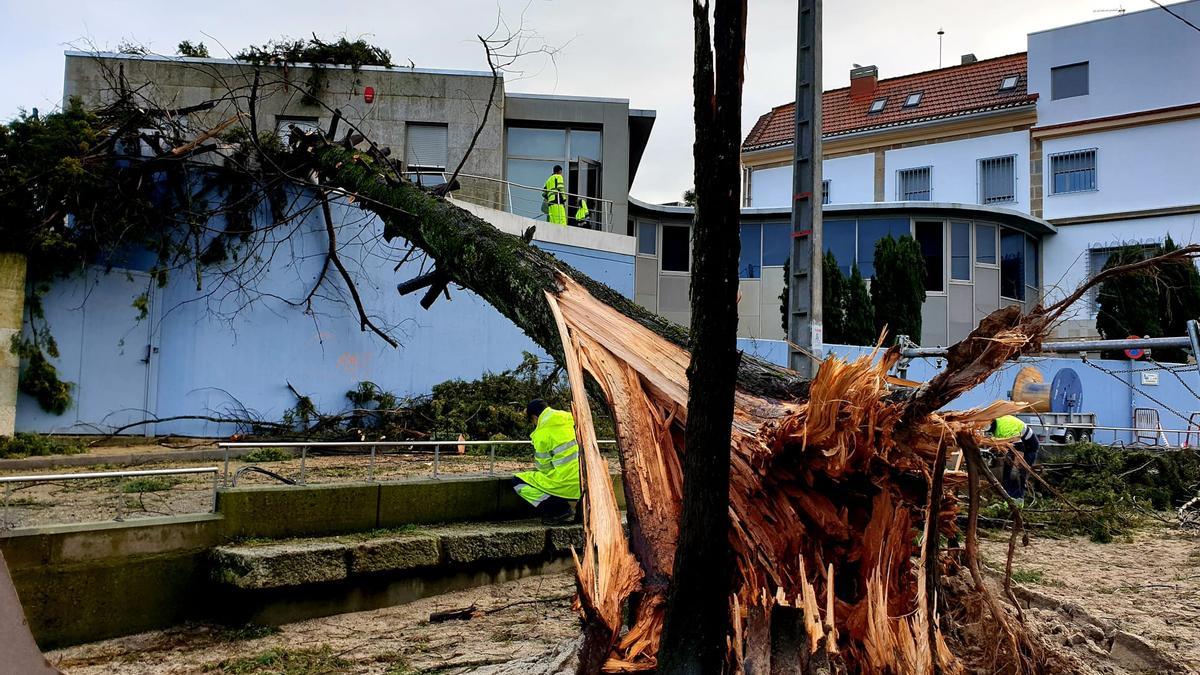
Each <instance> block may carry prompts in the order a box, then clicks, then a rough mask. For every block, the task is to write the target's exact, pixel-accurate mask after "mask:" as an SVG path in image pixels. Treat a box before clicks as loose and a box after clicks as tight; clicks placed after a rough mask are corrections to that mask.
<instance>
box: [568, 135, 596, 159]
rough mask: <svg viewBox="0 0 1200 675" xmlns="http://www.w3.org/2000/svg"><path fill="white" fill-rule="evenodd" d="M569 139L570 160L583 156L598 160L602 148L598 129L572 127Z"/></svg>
mask: <svg viewBox="0 0 1200 675" xmlns="http://www.w3.org/2000/svg"><path fill="white" fill-rule="evenodd" d="M570 141H571V159H572V160H577V159H580V158H583V159H592V160H596V161H597V162H598V161H600V159H601V153H602V152H603V148H602V147H601V146H602V140H601V136H600V132H599V131H587V130H584V129H572V130H571V133H570Z"/></svg>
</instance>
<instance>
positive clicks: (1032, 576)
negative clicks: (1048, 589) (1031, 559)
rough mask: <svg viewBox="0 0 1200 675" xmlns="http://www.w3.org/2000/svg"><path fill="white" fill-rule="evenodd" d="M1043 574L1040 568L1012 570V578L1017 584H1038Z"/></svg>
mask: <svg viewBox="0 0 1200 675" xmlns="http://www.w3.org/2000/svg"><path fill="white" fill-rule="evenodd" d="M1044 576H1045V574H1043V573H1042V571H1041V570H1026V569H1021V568H1017V569H1014V570H1013V572H1012V580H1013V581H1015V582H1017V583H1018V584H1040V583H1042V578H1043V577H1044Z"/></svg>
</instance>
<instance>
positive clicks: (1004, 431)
mask: <svg viewBox="0 0 1200 675" xmlns="http://www.w3.org/2000/svg"><path fill="white" fill-rule="evenodd" d="M1027 428H1028V427H1027V426H1026V424H1025V423H1024V422H1022V421H1021V420H1019V419H1017V418H1016V417H1013V416H1012V415H1003V416H1001V417H997V418H996V434H995V435H994V436H993V438H996V439H999V440H1002V441H1003V440H1008V439H1010V438H1022V437H1023V436H1024V435H1025V430H1026V429H1027Z"/></svg>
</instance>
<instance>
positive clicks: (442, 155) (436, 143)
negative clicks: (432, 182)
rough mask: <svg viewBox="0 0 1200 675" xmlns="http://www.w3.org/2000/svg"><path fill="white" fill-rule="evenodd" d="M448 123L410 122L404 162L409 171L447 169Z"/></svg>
mask: <svg viewBox="0 0 1200 675" xmlns="http://www.w3.org/2000/svg"><path fill="white" fill-rule="evenodd" d="M446 133H447V132H446V125H445V124H414V123H412V122H410V123H409V124H408V127H407V133H406V137H405V140H404V163H405V164H406V165H408V170H409V171H429V172H432V173H441V172H443V171H445V170H446V154H447V153H446Z"/></svg>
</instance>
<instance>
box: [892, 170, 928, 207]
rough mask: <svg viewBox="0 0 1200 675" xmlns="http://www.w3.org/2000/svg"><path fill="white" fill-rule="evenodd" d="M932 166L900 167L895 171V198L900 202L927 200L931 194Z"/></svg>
mask: <svg viewBox="0 0 1200 675" xmlns="http://www.w3.org/2000/svg"><path fill="white" fill-rule="evenodd" d="M932 172H933V168H932V167H928V166H923V167H920V168H916V169H900V170H899V171H897V172H896V199H898V200H900V201H902V202H927V201H929V200H930V198H931V197H932V196H933V187H932V185H931V183H930V179H931V174H932Z"/></svg>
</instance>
